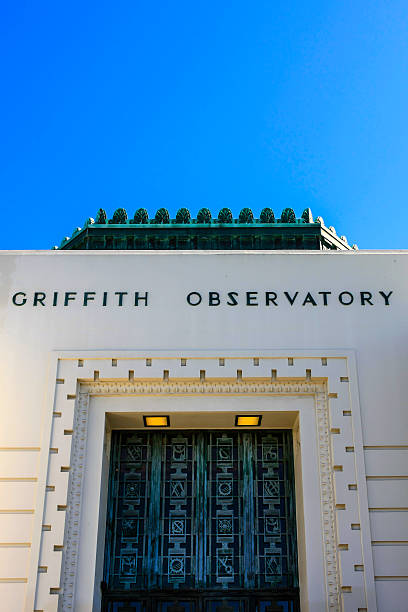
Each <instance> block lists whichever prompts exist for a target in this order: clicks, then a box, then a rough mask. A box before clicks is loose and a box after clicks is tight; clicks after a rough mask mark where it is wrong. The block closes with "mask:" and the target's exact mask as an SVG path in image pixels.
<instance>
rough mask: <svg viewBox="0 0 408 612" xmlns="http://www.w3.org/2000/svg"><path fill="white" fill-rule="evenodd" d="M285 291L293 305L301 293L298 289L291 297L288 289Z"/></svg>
mask: <svg viewBox="0 0 408 612" xmlns="http://www.w3.org/2000/svg"><path fill="white" fill-rule="evenodd" d="M283 293H284V294H285V296H286V297H287V299H288V301H289V302H290V305H291V306H293V304H294V303H295V300H296V298H297V296H298V295H299V291H296V293H295V295H294V296H293V297H291V296H290V295H289V293H288V292H287V291H284V292H283Z"/></svg>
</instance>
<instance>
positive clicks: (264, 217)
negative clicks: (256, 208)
mask: <svg viewBox="0 0 408 612" xmlns="http://www.w3.org/2000/svg"><path fill="white" fill-rule="evenodd" d="M259 220H260V222H261V223H275V215H274V214H273V210H272V208H268V207H266V208H263V209H262V210H261V214H260V216H259Z"/></svg>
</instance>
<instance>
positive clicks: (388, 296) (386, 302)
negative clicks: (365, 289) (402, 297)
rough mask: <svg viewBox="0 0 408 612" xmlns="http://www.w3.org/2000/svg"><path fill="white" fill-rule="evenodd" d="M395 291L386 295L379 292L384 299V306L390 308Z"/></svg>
mask: <svg viewBox="0 0 408 612" xmlns="http://www.w3.org/2000/svg"><path fill="white" fill-rule="evenodd" d="M393 293H394V292H393V291H390V292H389V293H384V291H379V294H380V295H381V297H383V298H384V302H385V304H384V306H389V305H390V297H391V295H392V294H393Z"/></svg>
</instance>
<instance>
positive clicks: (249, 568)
mask: <svg viewBox="0 0 408 612" xmlns="http://www.w3.org/2000/svg"><path fill="white" fill-rule="evenodd" d="M242 451H243V452H242V498H243V508H242V532H243V538H242V541H243V552H244V555H243V566H244V568H243V569H244V587H245V588H246V589H253V588H254V586H255V567H256V563H255V511H254V503H255V491H254V456H253V442H252V434H251V433H246V432H245V433H243V434H242Z"/></svg>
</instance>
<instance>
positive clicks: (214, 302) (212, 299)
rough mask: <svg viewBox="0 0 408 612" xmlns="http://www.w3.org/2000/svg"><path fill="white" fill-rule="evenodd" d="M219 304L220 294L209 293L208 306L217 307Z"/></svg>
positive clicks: (215, 292)
mask: <svg viewBox="0 0 408 612" xmlns="http://www.w3.org/2000/svg"><path fill="white" fill-rule="evenodd" d="M220 303H221V300H220V294H219V293H218V292H217V291H210V292H209V294H208V305H209V306H219V305H220Z"/></svg>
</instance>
